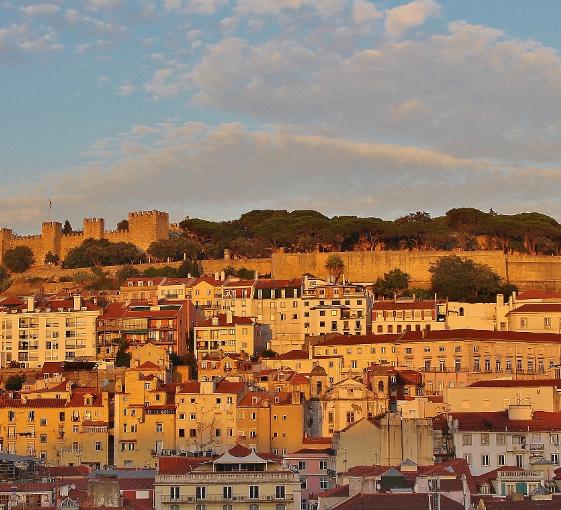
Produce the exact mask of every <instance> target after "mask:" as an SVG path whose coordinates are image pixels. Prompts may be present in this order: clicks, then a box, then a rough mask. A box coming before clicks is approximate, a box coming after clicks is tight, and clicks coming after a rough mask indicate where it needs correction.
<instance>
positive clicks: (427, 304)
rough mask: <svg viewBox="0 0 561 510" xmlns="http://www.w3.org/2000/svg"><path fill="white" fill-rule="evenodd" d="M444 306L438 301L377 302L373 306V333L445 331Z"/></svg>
mask: <svg viewBox="0 0 561 510" xmlns="http://www.w3.org/2000/svg"><path fill="white" fill-rule="evenodd" d="M443 306H444V305H443V304H442V303H438V302H436V301H376V302H374V303H373V304H372V333H373V334H376V335H382V334H388V333H389V334H392V333H403V332H404V331H422V330H426V331H430V330H435V329H445V326H446V323H445V320H446V313H445V310H444V309H443Z"/></svg>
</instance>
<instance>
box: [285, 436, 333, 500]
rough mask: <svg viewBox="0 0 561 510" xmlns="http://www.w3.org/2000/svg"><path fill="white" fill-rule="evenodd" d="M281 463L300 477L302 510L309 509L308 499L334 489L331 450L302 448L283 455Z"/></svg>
mask: <svg viewBox="0 0 561 510" xmlns="http://www.w3.org/2000/svg"><path fill="white" fill-rule="evenodd" d="M283 463H284V464H285V465H286V466H287V467H288V468H289V469H290V470H291V471H294V472H295V473H298V475H299V476H300V483H301V486H302V509H303V510H307V509H308V508H310V505H309V501H310V498H312V499H315V498H313V496H317V494H319V493H321V492H324V491H326V490H328V489H331V488H332V487H335V482H336V474H335V451H334V450H332V449H331V448H321V449H319V448H313V447H312V448H303V449H301V450H298V451H296V452H293V453H289V454H287V455H285V456H284V460H283Z"/></svg>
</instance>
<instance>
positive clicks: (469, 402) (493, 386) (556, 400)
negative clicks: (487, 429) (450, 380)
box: [444, 379, 561, 413]
mask: <svg viewBox="0 0 561 510" xmlns="http://www.w3.org/2000/svg"><path fill="white" fill-rule="evenodd" d="M560 398H561V380H560V379H535V380H508V379H507V380H505V379H491V380H487V381H479V382H476V383H473V384H471V385H470V386H467V387H465V388H445V389H444V402H445V403H446V406H447V409H448V410H449V411H450V412H460V413H461V412H474V411H485V412H498V411H506V410H507V409H508V408H509V406H510V404H526V405H531V406H532V409H534V410H535V411H547V412H557V411H561V401H560Z"/></svg>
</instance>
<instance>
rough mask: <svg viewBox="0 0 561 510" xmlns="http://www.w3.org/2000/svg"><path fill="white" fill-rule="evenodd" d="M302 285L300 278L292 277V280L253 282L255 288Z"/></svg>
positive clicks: (280, 287)
mask: <svg viewBox="0 0 561 510" xmlns="http://www.w3.org/2000/svg"><path fill="white" fill-rule="evenodd" d="M301 286H302V278H293V279H292V280H269V279H267V280H257V281H256V282H255V288H256V289H283V288H295V287H301Z"/></svg>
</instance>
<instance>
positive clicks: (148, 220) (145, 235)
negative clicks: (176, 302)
mask: <svg viewBox="0 0 561 510" xmlns="http://www.w3.org/2000/svg"><path fill="white" fill-rule="evenodd" d="M128 220H129V229H128V230H109V231H106V230H105V219H104V218H94V217H90V218H84V221H83V231H77V232H72V233H69V234H63V233H62V223H60V222H58V221H44V222H42V223H41V234H39V235H28V236H18V235H16V234H14V233H13V231H12V229H9V228H0V263H1V262H2V258H3V254H4V253H5V252H6V251H7V250H9V249H10V248H14V247H16V246H20V245H22V246H27V247H29V248H30V249H31V250H32V251H33V254H34V256H35V261H36V264H42V263H43V260H44V258H45V255H46V254H47V253H49V252H51V253H53V254H55V255H58V256H59V257H60V258H61V259H62V260H64V258H65V257H66V255H67V253H68V252H69V251H70V250H71V249H73V248H76V247H77V246H79V245H80V244H81V243H82V242H83V241H84V240H86V239H89V238H92V239H98V240H99V239H108V240H109V241H112V242H128V243H132V244H134V245H136V246H138V247H139V248H140V249H142V250H146V249H147V248H148V246H150V244H152V243H153V242H154V241H158V240H160V239H167V238H168V237H169V231H170V225H169V214H168V213H167V212H162V211H134V212H130V213H129V214H128Z"/></svg>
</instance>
